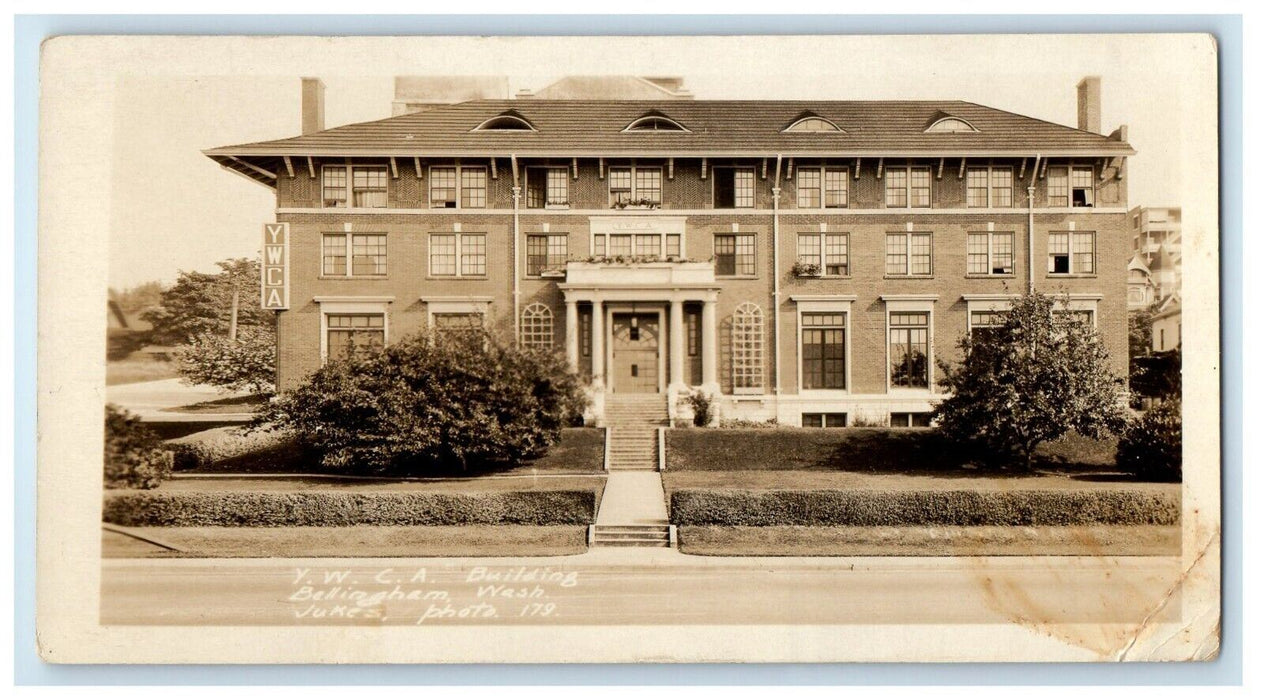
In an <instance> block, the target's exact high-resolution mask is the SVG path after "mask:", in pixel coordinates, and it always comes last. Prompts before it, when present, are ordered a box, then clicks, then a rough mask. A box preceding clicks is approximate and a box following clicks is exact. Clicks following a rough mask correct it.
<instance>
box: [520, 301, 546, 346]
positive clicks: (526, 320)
mask: <svg viewBox="0 0 1264 700" xmlns="http://www.w3.org/2000/svg"><path fill="white" fill-rule="evenodd" d="M522 345H523V347H528V348H540V349H543V350H548V349H550V348H552V347H553V310H552V309H550V308H549V307H547V306H545V305H544V304H541V303H539V302H536V303H534V304H530V305H528V306H527V308H525V309H523V310H522Z"/></svg>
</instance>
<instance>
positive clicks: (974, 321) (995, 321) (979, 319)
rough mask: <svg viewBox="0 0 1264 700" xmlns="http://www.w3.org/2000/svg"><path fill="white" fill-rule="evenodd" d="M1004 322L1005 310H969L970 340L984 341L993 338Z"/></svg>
mask: <svg viewBox="0 0 1264 700" xmlns="http://www.w3.org/2000/svg"><path fill="white" fill-rule="evenodd" d="M1004 323H1005V312H1003V311H997V310H995V309H976V310H974V311H971V312H970V340H972V341H974V342H976V343H978V342H986V341H988V340H991V339H993V338H995V337H996V336H997V335H998V333H999V332H1000V329H1001V326H1003V325H1004Z"/></svg>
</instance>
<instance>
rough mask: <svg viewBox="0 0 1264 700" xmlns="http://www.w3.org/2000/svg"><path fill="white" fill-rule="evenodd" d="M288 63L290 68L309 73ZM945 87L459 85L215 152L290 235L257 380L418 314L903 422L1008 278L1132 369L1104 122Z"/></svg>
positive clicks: (1091, 112)
mask: <svg viewBox="0 0 1264 700" xmlns="http://www.w3.org/2000/svg"><path fill="white" fill-rule="evenodd" d="M308 80H310V79H308ZM1078 92H1079V105H1078V106H1079V121H1080V123H1079V125H1078V127H1079V128H1075V129H1073V128H1070V127H1066V126H1061V125H1057V124H1052V123H1049V122H1046V121H1041V120H1038V119H1033V118H1029V117H1024V116H1020V115H1017V114H1013V113H1010V112H1005V111H1002V110H998V109H993V108H989V107H985V106H982V105H978V104H973V103H969V102H960V101H934V102H929V101H878V102H859V101H845V102H843V101H840V102H798V101H708V100H661V101H637V100H623V101H597V100H548V99H539V98H532V99H525V100H474V101H468V102H463V103H460V104H452V105H438V106H434V107H432V108H430V109H427V110H426V111H423V112H418V113H414V114H405V115H402V116H397V117H393V118H390V119H385V120H382V121H375V122H369V123H364V124H352V125H347V126H342V127H338V128H333V129H328V130H326V129H323V128H322V127H323V125H322V124H320V123H319V122H320V119H317V118H316V116H315V115H317V114H318V113H322V112H323V107H322V105H320V104H318V103H316V102H315V99H316V98H317V97H318V96H319V95H321V94H322V91H321V90H320V89H316V88H315V87H313V88H311V89H307V90H304V93H303V94H304V96H305V98H306V102H305V104H304V114H305V115H306V116H305V118H304V125H305V128H304V131H305V133H304V134H303V135H301V136H297V137H294V138H290V139H284V140H279V141H270V142H264V143H253V144H245V145H240V146H229V147H223V148H215V149H211V150H209V151H207V152H206V154H207V155H208V156H209V157H211V158H213V159H214V160H216V161H217V162H218V163H220V164H221V165H222V166H223V167H225V168H227V169H230V170H233V171H235V172H237V173H239V174H242V175H245V176H247V177H250V178H251V179H253V180H256V181H258V182H260V183H262V184H263V185H265V186H267V187H269V188H272V189H274V190H275V191H276V195H277V208H276V221H277V222H278V223H285V224H288V227H289V231H290V233H289V240H290V243H289V245H290V250H289V282H288V284H289V302H288V307H287V309H286V310H284V311H282V312H280V315H279V340H278V343H279V347H278V363H277V364H278V373H279V383H280V386H281V388H282V389H285V388H289V387H293V386H295V385H296V383H298V382H300V381H302V379H303V377H304V376H305V375H306V374H308V373H309V372H311V371H313V370H314V369H316V368H317V367H319V366H320V365H321V363H322V362H323V361H324V360H325V359H326V358H328V357H331V356H337V355H340V354H342V353H345V352H356V351H360V350H362V349H365V348H372V347H375V346H378V345H380V344H382V343H387V342H390V341H391V339H392V338H398V337H401V336H403V335H405V334H408V333H411V332H413V331H416V330H418V329H421V328H423V327H426V326H434V327H438V328H448V327H460V326H466V325H483V326H486V327H490V328H492V329H495V330H497V331H499V332H502V333H504V334H506V336H508V337H516V338H518V339H519V341H520V342H523V343H530V344H539V345H545V346H550V347H554V348H556V349H557V350H558V351H559V352H564V353H565V354H566V355H567V357H568V359H569V360H570V361H571V363H572V364H573V366H574V367H576V369H577V370H579V371H580V372H581V373H582V374H583V375H585V376H588V377H592V396H593V407H592V412H593V418H594V419H596V420H597V421H600V420H601V419H602V416H603V414H604V407H605V398H606V396H607V395H609V394H615V395H619V394H633V393H659V394H665V395H667V405H668V406H669V408H670V410H672V411H675V410H676V408H675V404H676V401H675V400H674V397H676V396H679V395H680V394H681V393H682V392H685V391H688V390H690V389H692V388H700V389H703V390H705V391H708V392H711V393H713V394H715V395H716V396H717V398H718V399H719V411H720V413H721V415H722V416H725V417H744V418H752V419H764V418H769V417H773V416H776V417H777V418H778V419H779V420H780V421H781V422H784V423H789V424H804V425H831V426H832V425H844V424H856V423H859V422H865V423H873V422H886V421H888V420H889V421H891V422H892V423H894V424H900V425H917V424H921V423H924V422H925V420H926V414H927V412H928V411H929V410H930V408H931V405H932V402H933V401H934V400H935V399H936V398H937V397H938V394H937V392H938V388H937V379H938V377H937V375H938V374H939V373H940V372H939V369H938V367H937V366H936V361H937V360H940V359H952V358H953V357H954V356H955V355H956V352H957V351H956V342H957V340H958V339H959V338H960V337H961V336H962V335H963V334H965V333H967V332H970V330H971V329H972V328H978V327H982V326H986V325H987V324H988V323H989V320H990V318H991V314H990V313H989V312H993V311H995V310H997V309H998V308H1003V307H1004V306H1005V305H1006V304H1007V303H1008V300H1009V299H1010V298H1011V296H1012V295H1015V294H1018V293H1021V292H1022V291H1023V290H1024V289H1025V288H1027V287H1028V286H1029V285H1031V286H1034V287H1035V288H1036V289H1039V290H1042V291H1047V292H1064V293H1066V294H1068V295H1069V299H1070V305H1071V307H1072V308H1071V309H1069V312H1072V313H1077V314H1079V315H1081V316H1082V317H1083V318H1084V319H1085V320H1086V321H1088V322H1090V323H1093V324H1095V325H1096V327H1097V328H1098V329H1099V330H1100V332H1101V333H1102V335H1103V336H1104V338H1105V341H1106V344H1107V346H1108V348H1109V350H1110V352H1111V354H1112V356H1113V357H1114V359H1115V362H1116V363H1117V368H1116V369H1117V371H1118V372H1119V374H1120V375H1121V376H1122V375H1126V370H1127V361H1128V352H1127V312H1126V305H1127V296H1126V295H1127V291H1126V290H1127V263H1128V260H1129V257H1130V256H1131V253H1132V240H1131V238H1130V232H1129V224H1128V220H1127V216H1128V207H1127V170H1126V168H1125V161H1126V157H1127V156H1129V155H1132V154H1133V153H1134V151H1133V150H1132V148H1131V147H1130V146H1129V145H1128V143H1127V139H1126V129H1125V128H1123V127H1121V128H1120V129H1118V130H1116V131H1115V132H1113V133H1111V134H1109V135H1102V134H1101V133H1100V131H1101V129H1100V101H1101V97H1100V81H1099V80H1098V79H1097V78H1086V79H1085V80H1084V81H1082V82H1081V83H1080V85H1079V88H1078Z"/></svg>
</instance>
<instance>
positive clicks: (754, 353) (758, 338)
mask: <svg viewBox="0 0 1264 700" xmlns="http://www.w3.org/2000/svg"><path fill="white" fill-rule="evenodd" d="M763 388H764V312H763V311H762V310H761V309H760V308H759V306H758V305H756V304H754V303H752V302H749V301H747V302H743V303H742V304H741V305H739V306H738V307H737V310H736V311H734V312H733V392H734V393H738V394H757V393H762V392H763Z"/></svg>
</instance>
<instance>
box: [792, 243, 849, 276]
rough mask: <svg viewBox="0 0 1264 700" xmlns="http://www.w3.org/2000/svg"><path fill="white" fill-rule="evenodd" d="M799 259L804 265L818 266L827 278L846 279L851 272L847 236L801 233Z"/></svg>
mask: <svg viewBox="0 0 1264 700" xmlns="http://www.w3.org/2000/svg"><path fill="white" fill-rule="evenodd" d="M822 251H824V257H822ZM797 259H798V262H800V263H803V264H804V265H816V266H817V268H818V269H819V270H821V272H822V274H824V275H826V276H829V277H844V276H846V275H847V274H848V273H849V272H850V270H849V268H848V265H847V234H845V233H800V234H799V250H798V258H797Z"/></svg>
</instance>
